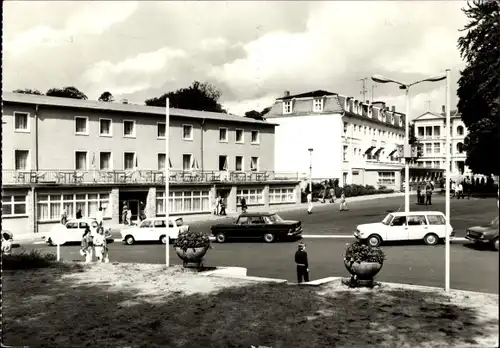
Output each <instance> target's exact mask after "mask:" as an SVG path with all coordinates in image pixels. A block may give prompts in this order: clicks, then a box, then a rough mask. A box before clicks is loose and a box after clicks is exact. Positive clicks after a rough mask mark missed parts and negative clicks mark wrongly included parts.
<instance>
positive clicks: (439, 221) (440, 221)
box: [427, 215, 446, 225]
mask: <svg viewBox="0 0 500 348" xmlns="http://www.w3.org/2000/svg"><path fill="white" fill-rule="evenodd" d="M427 221H429V225H445V224H446V219H445V218H444V216H443V215H427Z"/></svg>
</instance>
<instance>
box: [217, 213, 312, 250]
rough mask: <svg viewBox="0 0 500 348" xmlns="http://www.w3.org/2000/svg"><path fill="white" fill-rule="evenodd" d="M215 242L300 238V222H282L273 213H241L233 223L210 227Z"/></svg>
mask: <svg viewBox="0 0 500 348" xmlns="http://www.w3.org/2000/svg"><path fill="white" fill-rule="evenodd" d="M211 230H212V234H213V235H214V236H215V240H216V241H217V242H219V243H224V242H226V240H227V239H228V238H263V239H264V241H265V242H266V243H272V242H274V241H275V240H276V239H279V238H283V237H287V236H300V234H301V233H302V222H300V221H287V220H283V219H282V218H281V217H280V216H279V215H278V214H274V213H243V214H240V216H238V218H237V219H236V220H235V221H234V222H233V223H229V224H228V223H226V224H217V225H213V226H212V227H211Z"/></svg>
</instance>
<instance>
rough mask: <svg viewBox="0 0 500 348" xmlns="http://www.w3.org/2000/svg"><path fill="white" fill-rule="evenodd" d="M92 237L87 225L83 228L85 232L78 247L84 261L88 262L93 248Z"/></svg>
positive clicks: (90, 259)
mask: <svg viewBox="0 0 500 348" xmlns="http://www.w3.org/2000/svg"><path fill="white" fill-rule="evenodd" d="M92 242H93V237H92V233H91V232H90V227H89V226H87V227H86V228H85V232H83V236H82V243H81V247H80V254H81V255H82V256H85V262H86V263H89V262H91V261H92V249H93V245H92Z"/></svg>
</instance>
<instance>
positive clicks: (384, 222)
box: [382, 214, 394, 225]
mask: <svg viewBox="0 0 500 348" xmlns="http://www.w3.org/2000/svg"><path fill="white" fill-rule="evenodd" d="M393 217H394V215H392V214H387V216H386V217H385V218H384V220H382V223H383V224H384V225H389V224H390V223H391V221H392V218H393Z"/></svg>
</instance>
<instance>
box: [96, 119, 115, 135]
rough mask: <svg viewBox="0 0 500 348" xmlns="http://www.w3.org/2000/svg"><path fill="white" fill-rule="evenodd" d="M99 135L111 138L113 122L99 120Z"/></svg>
mask: <svg viewBox="0 0 500 348" xmlns="http://www.w3.org/2000/svg"><path fill="white" fill-rule="evenodd" d="M99 135H101V136H111V135H112V133H111V120H110V119H107V118H101V119H99Z"/></svg>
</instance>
